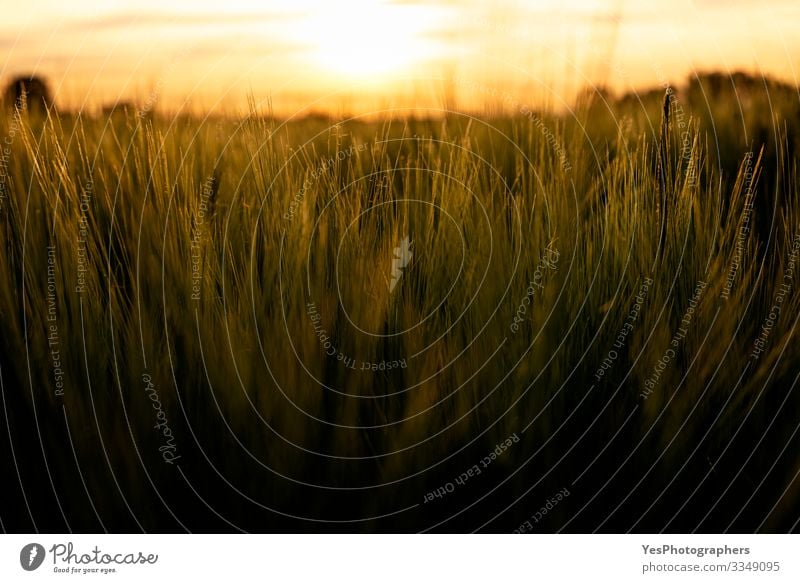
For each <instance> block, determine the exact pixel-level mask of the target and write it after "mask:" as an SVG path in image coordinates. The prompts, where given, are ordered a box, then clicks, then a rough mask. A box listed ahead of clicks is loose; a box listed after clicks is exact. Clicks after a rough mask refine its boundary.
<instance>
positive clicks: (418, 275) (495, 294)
mask: <svg viewBox="0 0 800 583" xmlns="http://www.w3.org/2000/svg"><path fill="white" fill-rule="evenodd" d="M724 80H725V81H724V82H720V80H719V79H718V78H717V77H715V76H714V75H707V76H700V77H697V78H693V79H692V80H691V81H690V82H687V83H686V84H685V85H683V86H680V87H669V88H664V87H660V88H656V89H654V90H653V91H651V92H649V93H645V94H638V95H633V94H631V95H626V96H622V97H612V96H610V95H609V94H606V93H604V92H595V93H591V94H589V93H587V94H585V95H583V96H581V97H580V98H579V99H578V102H577V103H576V104H575V105H574V107H573V108H572V110H570V111H569V112H565V113H562V112H556V111H550V110H541V111H540V110H536V109H535V108H533V107H532V106H531V107H524V106H520V105H519V104H517V103H514V104H508V103H506V104H505V105H506V107H503V108H496V109H494V110H491V111H490V108H487V112H485V113H476V112H471V113H466V112H457V111H444V110H431V111H429V112H427V113H426V114H425V115H420V114H419V113H418V112H417V113H415V114H414V115H408V114H406V113H404V112H402V111H395V112H386V113H384V114H383V115H382V116H380V117H379V118H376V117H375V116H372V117H369V118H360V117H352V118H347V117H342V118H336V119H333V118H331V119H328V118H327V117H323V116H309V117H303V118H292V119H283V118H280V117H277V116H275V115H273V114H272V113H271V111H270V107H269V103H261V102H257V101H256V100H255V99H253V100H252V101H251V103H250V107H249V113H246V114H243V115H241V116H239V117H233V116H224V117H223V116H209V117H205V118H204V117H200V116H189V115H164V114H159V113H156V112H137V111H135V110H124V109H119V110H117V111H115V112H107V113H106V114H103V115H88V114H78V113H70V112H60V113H56V112H55V110H53V111H51V112H50V113H49V114H48V115H43V114H39V113H36V112H35V111H33V110H31V111H28V110H26V109H22V110H19V109H15V108H10V107H6V108H5V109H4V110H3V115H2V116H0V162H2V164H0V246H1V247H2V250H0V274H2V281H0V320H2V328H0V380H1V381H2V384H1V388H2V401H0V408H2V411H3V413H2V415H0V420H1V421H0V425H2V427H0V429H2V431H0V443H2V444H3V445H2V446H0V451H1V452H2V455H3V467H4V468H8V471H6V472H5V473H4V482H5V486H4V496H5V497H6V498H7V500H6V504H4V507H3V508H4V510H3V514H0V520H2V523H3V526H4V528H5V529H6V530H10V531H30V530H32V529H36V530H40V531H63V530H70V531H74V532H83V531H90V532H93V531H104V530H107V531H110V532H138V531H141V530H145V531H148V532H150V531H156V532H158V531H163V532H172V531H183V530H188V531H200V532H202V531H218V530H223V531H238V530H243V531H257V532H273V531H280V532H283V531H303V532H327V531H335V532H340V531H348V532H349V531H356V532H363V531H368V532H373V531H377V532H385V531H391V532H394V531H434V532H450V531H465V530H466V531H475V530H479V531H490V532H494V531H497V532H512V531H519V532H562V531H563V532H593V531H600V532H626V531H636V532H658V531H662V530H663V531H665V532H673V531H677V532H685V531H697V532H721V531H731V532H741V531H744V532H752V531H760V532H785V531H791V530H796V529H797V526H798V520H800V505H798V501H800V480H798V473H799V472H800V453H799V452H800V447H798V445H800V437H798V427H799V426H798V411H800V397H799V396H798V391H799V390H800V389H798V388H797V386H796V384H797V379H798V375H799V374H800V348H798V346H800V344H799V343H798V341H797V337H796V336H797V334H796V324H797V322H798V317H800V289H798V287H800V212H799V211H800V209H798V205H799V204H800V186H798V181H797V171H798V145H800V100H799V99H798V93H797V90H796V88H792V87H789V86H786V85H782V84H780V83H778V82H764V81H763V80H761V79H753V78H749V77H746V76H743V75H742V76H737V77H734V78H732V80H729V79H727V78H724Z"/></svg>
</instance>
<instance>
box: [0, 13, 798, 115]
mask: <svg viewBox="0 0 800 583" xmlns="http://www.w3.org/2000/svg"><path fill="white" fill-rule="evenodd" d="M1 1H2V2H3V3H5V4H7V6H6V7H3V8H0V13H1V14H2V16H3V17H2V19H0V83H2V84H5V83H6V82H7V81H8V80H9V79H10V78H12V77H13V76H14V75H18V74H31V73H34V74H37V75H41V76H43V77H45V78H47V79H48V81H49V82H50V84H51V86H52V88H53V92H54V93H55V95H56V101H57V104H58V105H59V106H60V107H64V108H72V109H76V108H99V107H102V106H104V105H109V104H113V103H115V102H118V101H122V100H125V101H133V102H135V103H136V104H137V106H138V107H148V108H151V107H152V108H162V109H168V110H176V109H180V108H186V109H191V110H219V111H227V112H229V111H237V110H241V109H243V108H246V106H247V105H246V104H247V97H248V96H250V95H252V96H253V97H254V98H255V99H256V100H257V101H258V102H259V103H267V102H269V103H270V104H271V107H273V108H274V109H275V110H276V111H278V112H280V113H283V114H287V113H289V114H295V113H297V114H303V113H313V112H320V111H330V110H338V111H342V112H359V111H375V110H379V109H384V108H395V107H418V108H425V107H443V106H445V105H447V104H455V105H457V106H459V107H461V108H464V107H467V108H479V107H482V106H485V104H486V103H487V102H490V101H498V100H500V101H502V100H503V99H502V98H506V99H505V102H506V104H509V103H513V104H515V105H516V104H518V103H520V102H525V103H527V102H531V104H532V105H535V104H537V103H540V102H546V104H547V105H552V106H554V107H561V106H565V105H566V104H568V103H569V102H570V101H571V99H573V98H574V95H575V92H576V91H578V90H579V89H582V88H585V87H587V86H592V85H603V86H607V87H609V88H610V89H612V90H613V91H616V92H623V91H628V90H631V89H643V88H646V87H649V86H656V85H661V84H663V83H664V82H671V83H673V84H680V83H681V82H683V81H685V80H686V78H687V76H688V75H690V74H691V73H692V72H695V71H696V72H701V71H709V70H721V71H734V70H745V71H749V72H753V73H764V74H768V75H771V76H774V77H778V78H781V79H784V80H787V81H790V82H792V83H795V84H796V83H797V80H798V75H799V73H798V65H800V63H799V62H798V58H799V57H800V2H798V1H797V0H758V1H756V0H527V1H523V0H428V1H425V2H421V1H415V0H266V1H264V0H260V1H254V0H225V1H224V2H220V1H219V0H213V1H212V0H193V1H192V2H176V1H174V0H160V1H158V0H104V1H103V2H97V0H91V1H90V0H71V1H70V2H63V0H29V1H26V2H17V1H14V2H12V1H11V0H1Z"/></svg>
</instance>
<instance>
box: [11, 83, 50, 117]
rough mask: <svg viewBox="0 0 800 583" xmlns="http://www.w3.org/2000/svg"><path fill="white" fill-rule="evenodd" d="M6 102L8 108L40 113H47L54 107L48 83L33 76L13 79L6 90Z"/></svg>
mask: <svg viewBox="0 0 800 583" xmlns="http://www.w3.org/2000/svg"><path fill="white" fill-rule="evenodd" d="M4 102H5V104H6V106H8V107H17V108H19V109H26V108H27V109H28V111H30V112H34V111H36V112H39V113H46V111H47V110H48V109H49V108H50V107H51V105H52V99H51V97H50V89H49V88H48V86H47V83H46V82H45V81H44V79H41V78H39V77H36V76H33V75H31V76H21V77H16V78H14V79H12V80H11V82H10V83H9V84H8V87H7V88H6V91H5V96H4Z"/></svg>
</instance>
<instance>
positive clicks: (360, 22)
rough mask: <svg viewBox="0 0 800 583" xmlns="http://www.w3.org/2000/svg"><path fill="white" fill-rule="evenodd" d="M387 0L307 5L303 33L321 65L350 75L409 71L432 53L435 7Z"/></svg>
mask: <svg viewBox="0 0 800 583" xmlns="http://www.w3.org/2000/svg"><path fill="white" fill-rule="evenodd" d="M420 8H421V7H420V6H418V5H409V4H393V3H390V2H387V1H381V0H376V1H371V2H365V1H359V0H345V1H342V0H340V1H338V2H332V1H329V0H327V1H323V2H320V3H319V5H317V6H314V7H313V9H309V10H308V11H307V15H306V17H304V18H303V19H302V20H301V22H300V23H299V24H300V29H301V30H300V31H299V34H298V35H297V38H299V39H300V40H301V42H302V43H303V44H305V45H306V47H307V53H306V54H307V56H308V58H309V60H310V62H311V64H313V65H314V66H315V67H318V68H320V69H322V70H323V71H325V72H327V73H332V74H334V75H337V76H342V75H344V76H348V77H358V78H366V77H375V76H386V75H388V74H398V73H403V72H407V71H409V70H410V69H411V68H412V67H413V65H414V64H415V63H418V62H419V61H421V60H423V59H425V58H429V57H431V56H432V47H431V43H430V42H429V41H428V39H426V38H425V36H424V35H425V33H426V31H427V30H429V29H430V27H431V26H432V25H433V21H434V19H435V16H436V15H435V13H433V12H430V11H429V12H428V13H427V14H426V13H424V11H422V10H420Z"/></svg>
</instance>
